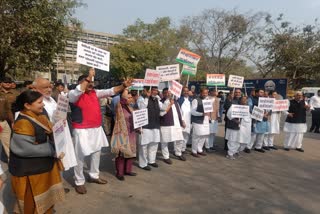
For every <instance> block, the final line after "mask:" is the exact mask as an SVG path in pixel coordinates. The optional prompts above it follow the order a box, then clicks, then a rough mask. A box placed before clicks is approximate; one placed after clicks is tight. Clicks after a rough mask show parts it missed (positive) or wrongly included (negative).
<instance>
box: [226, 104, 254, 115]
mask: <svg viewBox="0 0 320 214" xmlns="http://www.w3.org/2000/svg"><path fill="white" fill-rule="evenodd" d="M249 115H250V112H249V106H245V105H232V106H231V117H232V118H244V117H248V116H249Z"/></svg>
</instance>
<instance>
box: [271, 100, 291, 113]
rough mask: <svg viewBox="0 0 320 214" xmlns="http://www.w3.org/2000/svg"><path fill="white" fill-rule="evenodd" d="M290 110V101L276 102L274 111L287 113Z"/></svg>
mask: <svg viewBox="0 0 320 214" xmlns="http://www.w3.org/2000/svg"><path fill="white" fill-rule="evenodd" d="M288 109H289V100H275V101H274V106H273V109H272V111H287V110H288Z"/></svg>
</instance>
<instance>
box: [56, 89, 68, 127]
mask: <svg viewBox="0 0 320 214" xmlns="http://www.w3.org/2000/svg"><path fill="white" fill-rule="evenodd" d="M68 109H69V98H68V97H67V96H63V95H61V94H59V96H58V102H57V108H56V110H55V111H54V113H53V118H54V121H58V120H65V119H67V112H68Z"/></svg>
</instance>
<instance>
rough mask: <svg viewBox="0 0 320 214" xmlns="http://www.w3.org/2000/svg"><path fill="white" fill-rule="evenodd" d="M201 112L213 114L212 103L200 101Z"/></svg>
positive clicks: (210, 101)
mask: <svg viewBox="0 0 320 214" xmlns="http://www.w3.org/2000/svg"><path fill="white" fill-rule="evenodd" d="M202 105H203V112H204V113H210V112H213V102H212V100H202Z"/></svg>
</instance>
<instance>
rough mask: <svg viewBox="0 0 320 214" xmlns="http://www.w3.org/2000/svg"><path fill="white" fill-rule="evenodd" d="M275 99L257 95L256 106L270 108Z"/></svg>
mask: <svg viewBox="0 0 320 214" xmlns="http://www.w3.org/2000/svg"><path fill="white" fill-rule="evenodd" d="M275 100H276V99H274V98H269V97H259V102H258V107H259V108H261V109H265V110H272V109H273V106H274V101H275Z"/></svg>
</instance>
